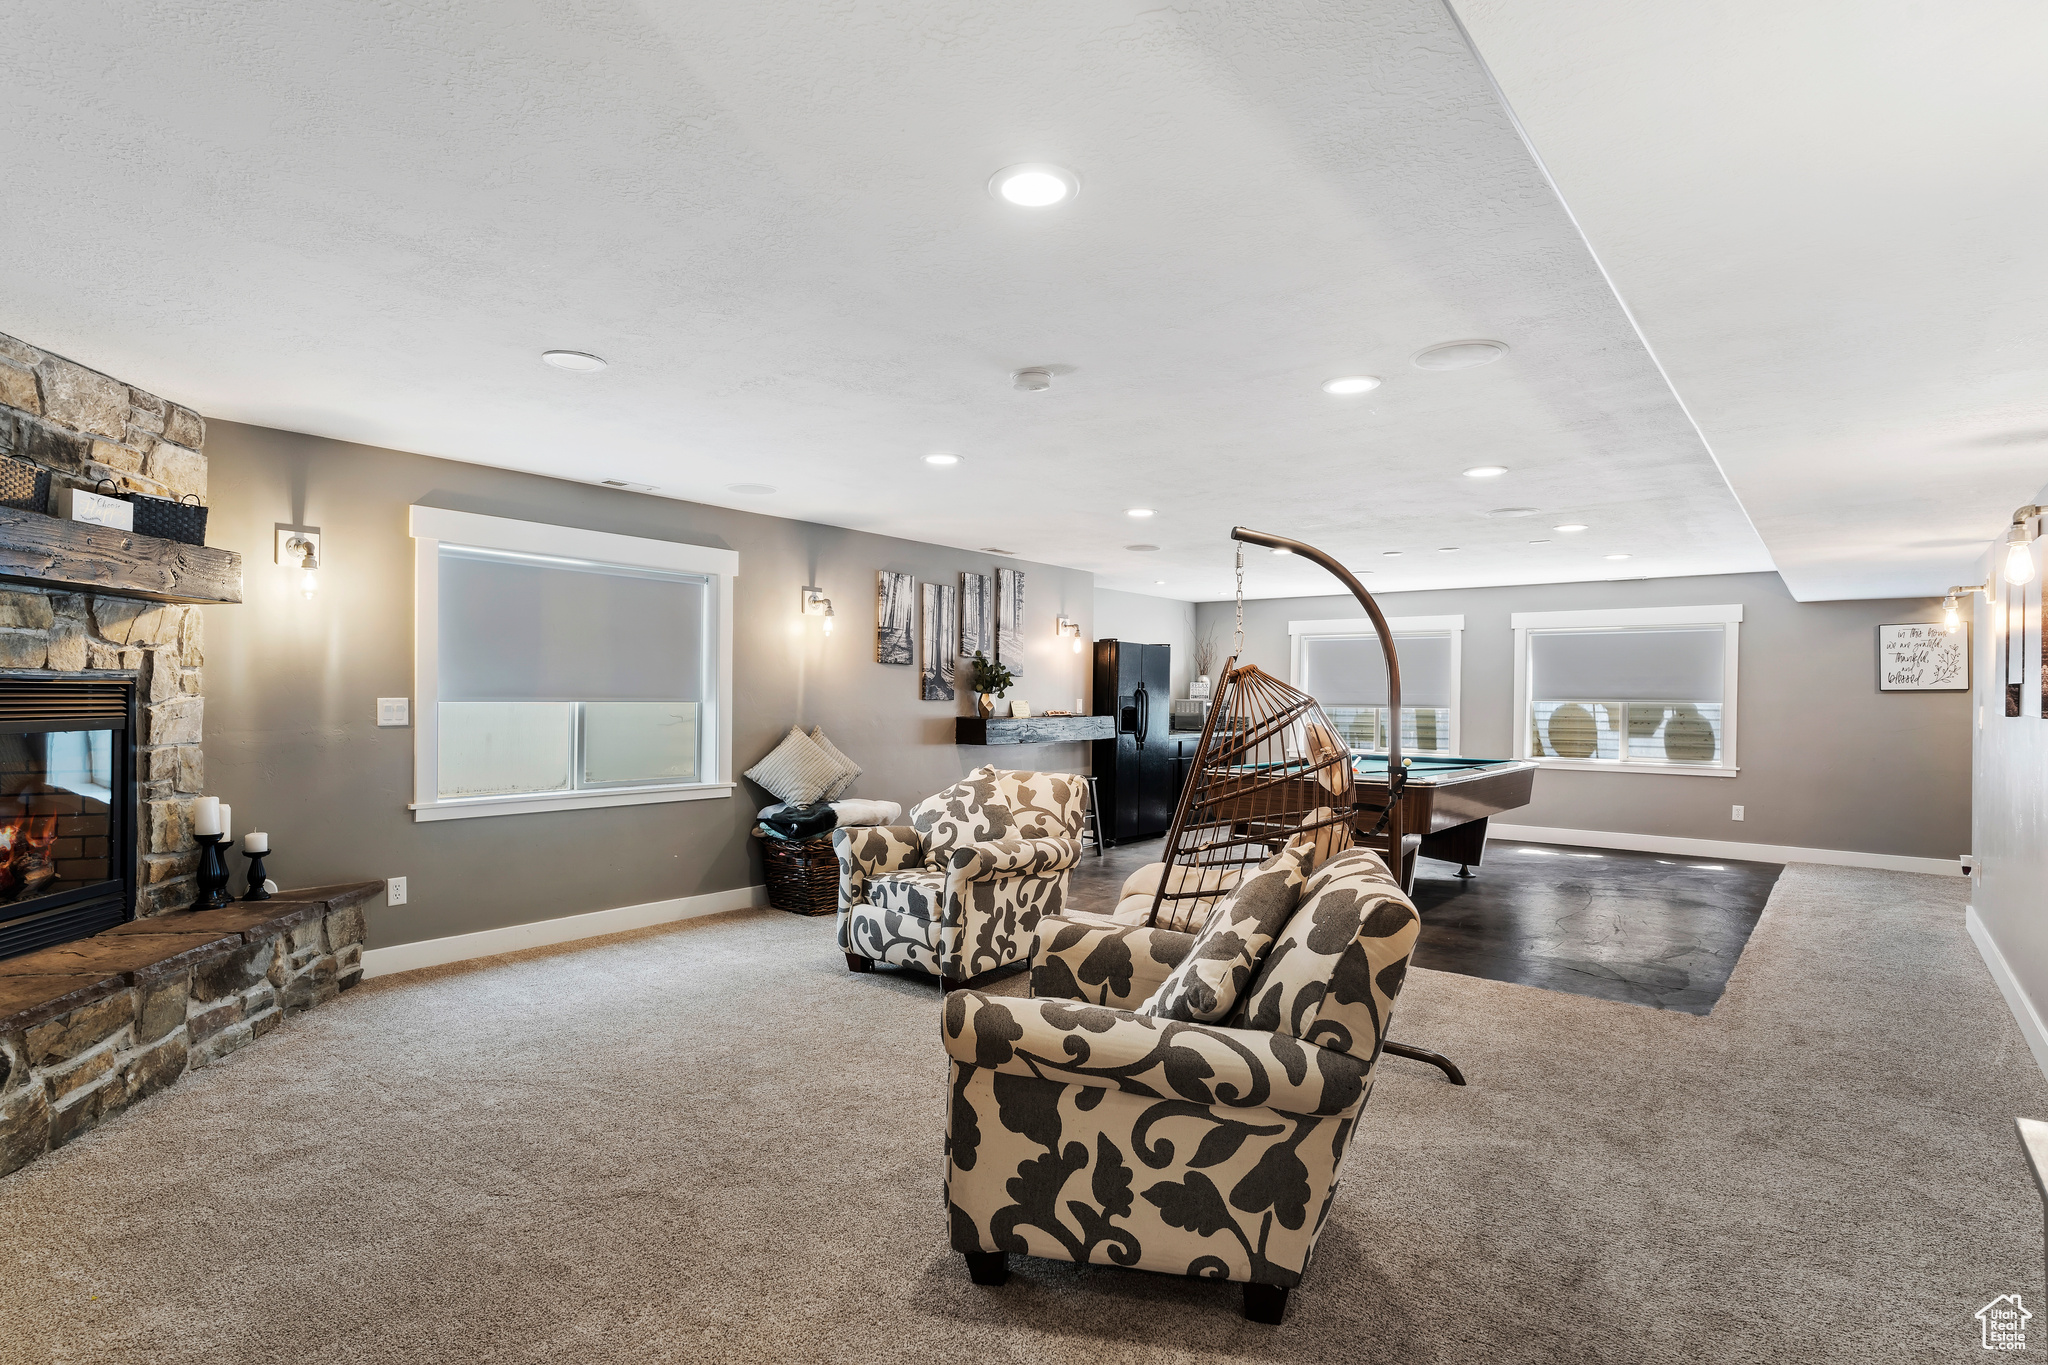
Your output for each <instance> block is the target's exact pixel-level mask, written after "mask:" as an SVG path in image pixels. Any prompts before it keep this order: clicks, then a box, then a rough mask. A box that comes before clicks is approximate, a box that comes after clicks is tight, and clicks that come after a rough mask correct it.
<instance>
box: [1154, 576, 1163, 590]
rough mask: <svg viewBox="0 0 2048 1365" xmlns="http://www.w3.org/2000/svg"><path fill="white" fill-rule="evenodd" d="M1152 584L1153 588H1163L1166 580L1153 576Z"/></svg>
mask: <svg viewBox="0 0 2048 1365" xmlns="http://www.w3.org/2000/svg"><path fill="white" fill-rule="evenodd" d="M1152 586H1153V587H1155V588H1163V587H1165V586H1166V580H1165V579H1163V578H1155V579H1153V580H1152Z"/></svg>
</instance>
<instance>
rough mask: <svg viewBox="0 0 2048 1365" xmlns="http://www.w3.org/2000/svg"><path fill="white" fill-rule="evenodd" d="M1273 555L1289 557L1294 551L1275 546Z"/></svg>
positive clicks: (1282, 546)
mask: <svg viewBox="0 0 2048 1365" xmlns="http://www.w3.org/2000/svg"><path fill="white" fill-rule="evenodd" d="M1273 553H1274V554H1276V555H1291V554H1293V553H1294V551H1292V550H1290V549H1288V548H1287V547H1286V546H1285V545H1275V546H1274V547H1273Z"/></svg>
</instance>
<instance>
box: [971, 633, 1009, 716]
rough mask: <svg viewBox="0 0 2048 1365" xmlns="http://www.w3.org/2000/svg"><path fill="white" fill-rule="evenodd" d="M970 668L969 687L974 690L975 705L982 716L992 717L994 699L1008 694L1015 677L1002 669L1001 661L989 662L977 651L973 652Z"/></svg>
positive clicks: (994, 710) (994, 708) (1007, 670)
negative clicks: (971, 674) (978, 707)
mask: <svg viewBox="0 0 2048 1365" xmlns="http://www.w3.org/2000/svg"><path fill="white" fill-rule="evenodd" d="M971 667H972V668H973V670H974V672H973V676H972V677H971V678H970V679H969V685H970V686H972V687H973V688H974V690H975V693H976V703H977V704H978V705H979V706H980V708H981V714H982V715H984V716H992V715H994V714H995V713H996V698H997V697H1000V696H1002V695H1003V694H1004V693H1005V692H1008V691H1009V690H1010V688H1011V687H1012V686H1013V685H1014V684H1015V683H1016V681H1017V677H1016V675H1015V674H1014V673H1012V672H1010V670H1009V669H1007V668H1005V667H1003V662H1002V660H1000V659H995V660H991V659H989V658H988V657H987V656H986V655H984V654H983V653H982V652H981V651H980V650H978V649H977V650H975V651H974V658H973V660H972V663H971Z"/></svg>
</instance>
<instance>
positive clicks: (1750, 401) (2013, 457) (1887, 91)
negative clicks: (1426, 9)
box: [1454, 0, 2048, 600]
mask: <svg viewBox="0 0 2048 1365" xmlns="http://www.w3.org/2000/svg"><path fill="white" fill-rule="evenodd" d="M1454 3H1455V5H1456V7H1457V10H1458V12H1459V14H1460V16H1461V17H1462V18H1463V19H1464V21H1465V23H1466V24H1467V26H1468V27H1469V28H1470V30H1471V33H1472V37H1473V40H1474V42H1475V44H1476V45H1477V48H1478V50H1479V52H1480V53H1481V54H1482V55H1483V56H1484V57H1485V59H1486V62H1487V65H1488V66H1489V67H1490V68H1491V69H1492V71H1493V74H1494V75H1495V76H1496V77H1497V78H1498V79H1499V81H1500V84H1501V87H1502V89H1503V90H1504V91H1505V93H1506V96H1507V99H1508V102H1509V104H1510V105H1511V106H1512V108H1513V109H1514V112H1515V114H1516V115H1517V116H1518V117H1519V118H1520V120H1521V122H1522V125H1523V126H1524V128H1525V129H1526V130H1527V132H1528V135H1529V139H1530V142H1531V143H1532V145H1533V146H1534V147H1535V149H1536V151H1537V152H1538V153H1539V154H1540V155H1541V156H1542V159H1543V163H1544V164H1545V165H1546V166H1547V167H1548V169H1549V170H1550V172H1551V174H1552V175H1553V176H1555V178H1556V181H1557V185H1558V188H1559V189H1560V190H1561V192H1562V193H1563V195H1564V199H1565V202H1567V203H1568V204H1570V205H1571V208H1572V211H1573V213H1574V214H1575V215H1576V217H1577V219H1578V221H1579V224H1580V226H1581V227H1583V228H1584V229H1585V233H1586V237H1587V240H1588V241H1589V242H1590V243H1591V245H1592V247H1593V249H1594V250H1596V251H1597V252H1598V253H1599V256H1600V259H1601V261H1602V262H1603V263H1604V264H1605V265H1606V266H1607V268H1608V269H1609V270H1610V271H1611V272H1612V274H1613V277H1614V282H1615V285H1616V287H1617V288H1618V289H1619V291H1620V295H1621V297H1622V298H1623V299H1624V300H1625V301H1626V302H1627V304H1628V306H1629V308H1630V309H1631V310H1632V312H1633V313H1634V315H1635V318H1636V320H1637V322H1638V323H1640V324H1641V327H1642V330H1643V334H1644V335H1645V336H1646V337H1647V338H1648V339H1649V343H1650V345H1651V346H1652V347H1653V348H1654V349H1655V351H1656V354H1657V356H1658V358H1659V359H1660V360H1661V361H1662V362H1663V363H1664V365H1665V367H1666V369H1667V370H1668V372H1669V373H1670V376H1671V380H1672V383H1673V384H1674V385H1675V386H1676V388H1677V391H1678V393H1679V394H1680V395H1682V396H1683V398H1684V400H1685V402H1686V405H1687V407H1688V408H1689V410H1690V411H1691V413H1692V415H1693V417H1694V418H1696V419H1697V420H1698V422H1699V425H1700V429H1701V430H1702V431H1703V432H1704V433H1705V436H1706V439H1707V441H1708V442H1709V443H1710V444H1711V446H1712V448H1713V450H1714V453H1715V455H1716V456H1717V457H1718V459H1719V461H1720V463H1721V465H1722V467H1723V468H1724V469H1725V470H1726V472H1727V475H1728V478H1729V480H1730V482H1731V483H1732V485H1733V486H1734V489H1735V492H1736V494H1737V495H1738V496H1739V497H1740V498H1741V499H1742V504H1743V506H1744V507H1746V508H1747V509H1748V511H1749V513H1750V516H1751V517H1752V518H1753V519H1754V521H1755V523H1756V526H1757V529H1758V531H1759V532H1760V533H1761V534H1762V536H1763V538H1764V540H1765V542H1766V543H1767V544H1768V545H1769V546H1770V551H1771V556H1772V558H1773V559H1774V560H1775V561H1776V563H1777V567H1778V569H1779V572H1780V573H1782V574H1783V575H1784V578H1785V582H1786V584H1787V585H1788V586H1789V587H1790V588H1791V590H1792V592H1793V593H1794V594H1795V595H1796V596H1798V597H1800V598H1803V599H1808V600H1811V599H1815V598H1833V597H1889V596H1905V595H1913V594H1923V593H1933V592H1939V591H1940V590H1941V589H1943V588H1945V587H1947V586H1948V585H1949V584H1952V583H1958V582H1962V581H1965V580H1967V579H1969V578H1971V577H1972V576H1973V574H1974V572H1975V569H1974V563H1975V561H1976V559H1977V557H1978V556H1979V555H1980V554H1981V553H1982V552H1983V550H1984V549H1985V547H1986V544H1987V542H1989V541H1990V540H1991V539H1993V538H1994V537H1996V536H1998V535H1999V534H2001V533H2002V532H2003V530H2004V528H2005V526H2006V524H2007V521H2008V519H2009V518H2010V516H2011V513H2012V510H2013V508H2014V506H2015V505H2016V504H2019V503H2023V502H2026V501H2029V500H2030V499H2031V498H2032V496H2033V493H2034V491H2035V490H2036V489H2038V488H2039V487H2040V486H2041V483H2042V481H2043V479H2044V478H2048V250H2044V249H2043V245H2042V243H2043V233H2044V229H2048V79H2044V77H2043V74H2042V62H2043V57H2044V55H2048V6H2044V5H2043V4H2041V3H2040V0H1972V3H1968V4H1928V3H1923V2H1922V0H1803V3H1799V4H1786V3H1784V0H1721V3H1716V4H1712V5H1684V4H1646V3H1643V0H1544V3H1542V4H1528V3H1523V2H1522V0H1454Z"/></svg>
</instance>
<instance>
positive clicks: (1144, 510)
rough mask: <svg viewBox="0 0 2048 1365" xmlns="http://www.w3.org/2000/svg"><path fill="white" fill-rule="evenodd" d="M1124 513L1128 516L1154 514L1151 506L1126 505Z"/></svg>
mask: <svg viewBox="0 0 2048 1365" xmlns="http://www.w3.org/2000/svg"><path fill="white" fill-rule="evenodd" d="M1124 515H1125V516H1127V517H1149V516H1151V515H1152V509H1151V508H1149V507H1126V508H1125V509H1124Z"/></svg>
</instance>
